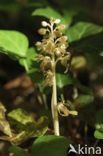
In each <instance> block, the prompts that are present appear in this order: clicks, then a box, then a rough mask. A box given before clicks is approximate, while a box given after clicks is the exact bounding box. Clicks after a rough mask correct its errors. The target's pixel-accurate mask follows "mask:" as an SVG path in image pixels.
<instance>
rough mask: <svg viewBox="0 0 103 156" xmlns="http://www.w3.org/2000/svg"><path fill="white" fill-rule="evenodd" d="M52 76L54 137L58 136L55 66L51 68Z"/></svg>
mask: <svg viewBox="0 0 103 156" xmlns="http://www.w3.org/2000/svg"><path fill="white" fill-rule="evenodd" d="M54 63H55V61H54ZM53 74H54V75H53V92H52V116H53V125H54V133H55V135H57V136H59V119H58V110H57V88H56V74H55V66H54V68H53Z"/></svg>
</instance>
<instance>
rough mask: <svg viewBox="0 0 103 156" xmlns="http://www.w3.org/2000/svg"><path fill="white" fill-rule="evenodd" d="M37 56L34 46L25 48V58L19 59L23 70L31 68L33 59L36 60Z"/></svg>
mask: <svg viewBox="0 0 103 156" xmlns="http://www.w3.org/2000/svg"><path fill="white" fill-rule="evenodd" d="M37 56H38V54H37V51H36V49H35V48H34V47H30V48H28V50H27V53H26V58H21V59H19V63H20V65H22V66H24V67H25V70H26V71H27V72H28V71H29V70H30V69H31V68H32V66H33V63H34V61H36V60H37Z"/></svg>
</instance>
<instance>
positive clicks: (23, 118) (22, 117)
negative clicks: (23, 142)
mask: <svg viewBox="0 0 103 156" xmlns="http://www.w3.org/2000/svg"><path fill="white" fill-rule="evenodd" d="M8 117H9V118H10V119H12V120H15V121H17V122H20V123H22V124H23V125H26V124H27V123H29V122H34V119H33V118H32V117H31V116H30V115H29V113H27V112H26V111H25V110H24V109H22V108H17V109H14V110H12V111H11V112H9V113H8Z"/></svg>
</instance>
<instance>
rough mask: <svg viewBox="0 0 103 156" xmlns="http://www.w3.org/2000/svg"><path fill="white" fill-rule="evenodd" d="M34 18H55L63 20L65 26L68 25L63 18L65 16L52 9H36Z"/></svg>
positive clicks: (33, 14)
mask: <svg viewBox="0 0 103 156" xmlns="http://www.w3.org/2000/svg"><path fill="white" fill-rule="evenodd" d="M32 16H44V17H46V18H50V17H53V18H54V19H61V22H62V23H63V24H67V21H66V20H65V19H64V18H63V16H62V15H61V14H60V13H59V12H58V11H56V10H55V9H53V8H51V7H47V8H40V9H36V10H35V11H34V12H33V13H32Z"/></svg>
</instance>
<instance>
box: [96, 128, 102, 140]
mask: <svg viewBox="0 0 103 156" xmlns="http://www.w3.org/2000/svg"><path fill="white" fill-rule="evenodd" d="M94 136H95V138H97V139H103V132H100V131H99V130H95V132H94Z"/></svg>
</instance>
